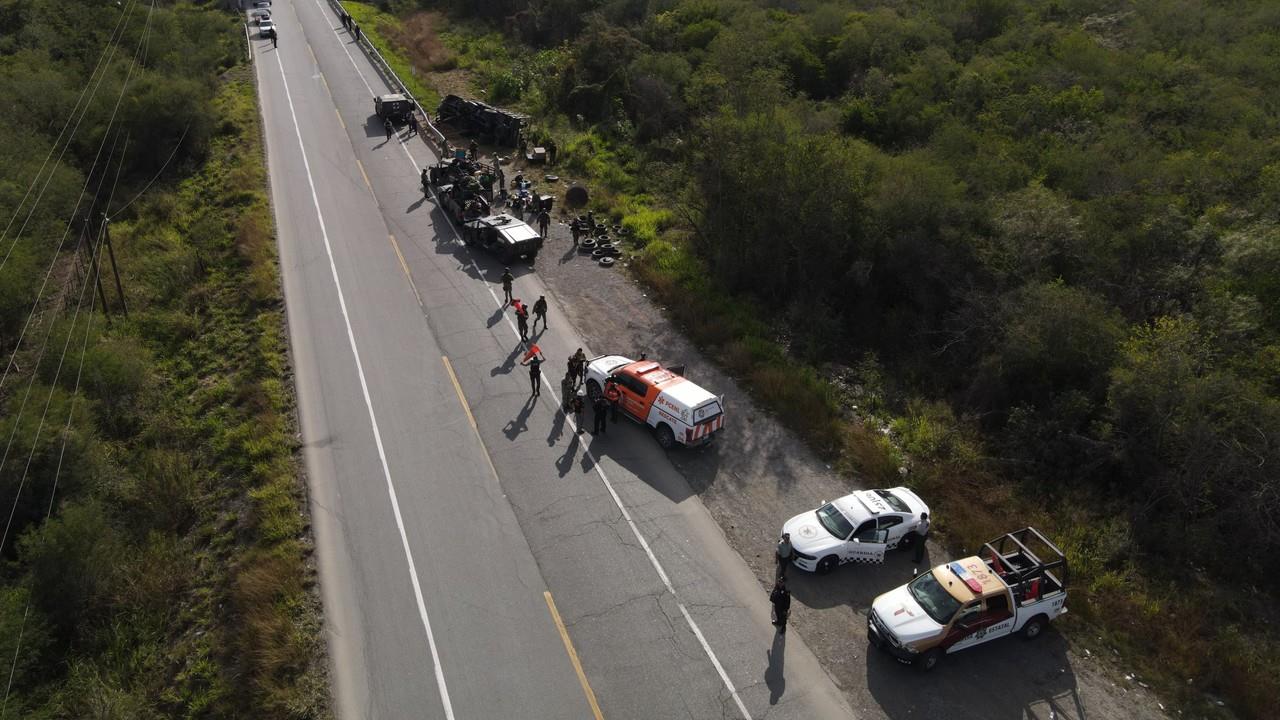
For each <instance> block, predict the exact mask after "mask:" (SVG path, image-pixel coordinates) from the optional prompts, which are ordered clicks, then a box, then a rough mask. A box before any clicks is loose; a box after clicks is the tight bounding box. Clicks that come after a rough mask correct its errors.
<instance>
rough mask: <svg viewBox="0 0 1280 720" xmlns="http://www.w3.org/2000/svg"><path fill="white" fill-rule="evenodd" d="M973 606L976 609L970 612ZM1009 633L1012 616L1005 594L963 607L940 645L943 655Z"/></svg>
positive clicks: (1011, 625) (1011, 629)
mask: <svg viewBox="0 0 1280 720" xmlns="http://www.w3.org/2000/svg"><path fill="white" fill-rule="evenodd" d="M974 606H977V607H976V609H974ZM1012 631H1013V614H1012V612H1010V610H1009V598H1008V595H1007V594H1006V595H997V596H994V597H989V598H987V599H986V603H985V604H983V602H982V601H980V600H975V601H973V603H971V604H969V605H966V606H965V607H964V608H962V609H961V610H960V612H959V613H957V614H956V619H955V621H954V622H952V623H951V629H950V630H949V631H948V632H947V638H946V640H944V641H943V643H942V644H943V646H944V647H947V652H954V651H956V650H963V649H965V648H967V647H973V646H974V645H978V644H981V643H984V642H986V641H988V640H993V639H995V638H998V637H1000V636H1002V635H1008V634H1009V633H1010V632H1012Z"/></svg>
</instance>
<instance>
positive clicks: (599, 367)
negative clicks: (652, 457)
mask: <svg viewBox="0 0 1280 720" xmlns="http://www.w3.org/2000/svg"><path fill="white" fill-rule="evenodd" d="M677 370H678V368H664V367H662V366H661V365H659V364H658V363H656V362H654V361H652V360H631V359H630V358H625V357H622V356H621V355H601V356H600V357H596V358H592V359H591V360H588V361H587V382H586V386H587V394H588V395H590V396H591V398H592V399H595V398H596V397H598V396H599V395H601V394H602V393H603V392H604V390H605V386H606V385H607V384H608V383H609V382H612V383H613V384H614V385H615V386H617V388H618V409H619V410H620V411H621V412H622V414H623V415H626V416H627V417H629V418H631V419H632V420H635V421H636V422H640V423H644V424H646V425H648V426H649V427H651V428H653V436H654V437H655V438H657V440H658V444H659V445H661V446H662V448H663V449H664V450H670V449H672V448H674V447H675V446H676V445H688V446H691V447H693V446H698V445H705V444H706V443H709V442H711V439H712V438H713V437H715V435H716V433H719V432H720V431H721V430H723V429H724V401H723V398H720V397H717V396H715V395H712V394H711V393H710V392H708V391H706V390H704V389H702V388H701V387H699V386H698V385H696V384H694V383H693V382H691V381H689V380H688V379H686V378H684V377H683V376H681V375H680V373H679V372H677Z"/></svg>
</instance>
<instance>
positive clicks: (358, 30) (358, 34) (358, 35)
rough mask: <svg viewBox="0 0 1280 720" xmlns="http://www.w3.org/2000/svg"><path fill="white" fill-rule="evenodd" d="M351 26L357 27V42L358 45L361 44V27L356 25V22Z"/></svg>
mask: <svg viewBox="0 0 1280 720" xmlns="http://www.w3.org/2000/svg"><path fill="white" fill-rule="evenodd" d="M351 24H352V25H355V28H356V42H357V43H359V42H360V26H359V25H358V24H356V23H354V22H353V23H351Z"/></svg>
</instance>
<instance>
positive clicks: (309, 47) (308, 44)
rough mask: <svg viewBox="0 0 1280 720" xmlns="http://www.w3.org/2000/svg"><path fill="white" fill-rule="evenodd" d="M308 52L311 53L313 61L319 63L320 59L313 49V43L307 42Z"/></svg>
mask: <svg viewBox="0 0 1280 720" xmlns="http://www.w3.org/2000/svg"><path fill="white" fill-rule="evenodd" d="M307 52H309V53H311V62H312V63H314V64H316V65H319V64H320V61H319V60H316V51H315V50H312V49H311V43H307Z"/></svg>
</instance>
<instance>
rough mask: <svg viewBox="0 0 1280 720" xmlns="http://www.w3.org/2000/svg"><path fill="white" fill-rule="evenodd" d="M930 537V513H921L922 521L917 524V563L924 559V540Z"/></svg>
mask: <svg viewBox="0 0 1280 720" xmlns="http://www.w3.org/2000/svg"><path fill="white" fill-rule="evenodd" d="M928 537H929V513H927V512H922V513H920V523H919V524H918V525H916V539H915V540H916V559H915V563H916V564H917V565H919V564H920V561H921V560H924V541H925V539H926V538H928Z"/></svg>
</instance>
